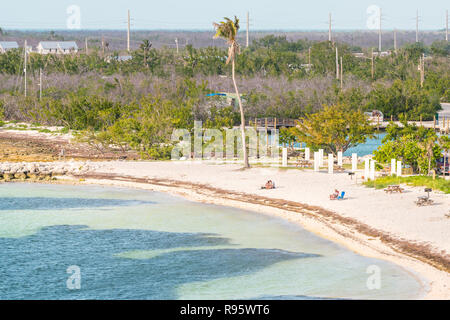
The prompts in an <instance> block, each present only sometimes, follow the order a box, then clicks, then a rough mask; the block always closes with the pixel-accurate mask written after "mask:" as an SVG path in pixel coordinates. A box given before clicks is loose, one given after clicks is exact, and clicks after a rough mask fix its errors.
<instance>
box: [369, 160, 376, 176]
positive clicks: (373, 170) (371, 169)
mask: <svg viewBox="0 0 450 320" xmlns="http://www.w3.org/2000/svg"><path fill="white" fill-rule="evenodd" d="M375 162H376V161H375V160H370V180H372V181H373V180H375Z"/></svg>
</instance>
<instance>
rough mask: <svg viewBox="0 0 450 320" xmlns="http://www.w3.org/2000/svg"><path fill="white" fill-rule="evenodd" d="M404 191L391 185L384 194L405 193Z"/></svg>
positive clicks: (397, 186)
mask: <svg viewBox="0 0 450 320" xmlns="http://www.w3.org/2000/svg"><path fill="white" fill-rule="evenodd" d="M403 191H404V189H402V188H400V186H399V185H390V186H388V187H387V188H386V189H384V192H386V193H394V192H398V193H403Z"/></svg>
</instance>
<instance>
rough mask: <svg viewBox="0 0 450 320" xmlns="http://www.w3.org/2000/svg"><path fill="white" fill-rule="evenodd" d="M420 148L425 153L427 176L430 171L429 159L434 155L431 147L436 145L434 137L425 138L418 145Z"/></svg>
mask: <svg viewBox="0 0 450 320" xmlns="http://www.w3.org/2000/svg"><path fill="white" fill-rule="evenodd" d="M419 145H420V147H421V148H422V149H423V150H424V151H425V154H426V156H427V160H428V174H429V173H430V171H431V159H432V158H433V155H434V150H433V147H434V146H435V145H436V136H430V137H427V138H425V139H424V140H423V141H422V142H420V143H419Z"/></svg>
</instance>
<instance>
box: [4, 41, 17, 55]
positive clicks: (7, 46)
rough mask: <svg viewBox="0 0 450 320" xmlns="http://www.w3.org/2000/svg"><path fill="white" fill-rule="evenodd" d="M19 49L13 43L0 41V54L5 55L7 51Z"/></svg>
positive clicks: (15, 43)
mask: <svg viewBox="0 0 450 320" xmlns="http://www.w3.org/2000/svg"><path fill="white" fill-rule="evenodd" d="M12 49H19V45H18V44H17V42H15V41H0V53H5V52H6V51H8V50H12Z"/></svg>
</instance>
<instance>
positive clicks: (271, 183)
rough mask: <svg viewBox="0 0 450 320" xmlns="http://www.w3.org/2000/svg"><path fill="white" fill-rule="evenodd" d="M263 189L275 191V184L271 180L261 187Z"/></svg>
mask: <svg viewBox="0 0 450 320" xmlns="http://www.w3.org/2000/svg"><path fill="white" fill-rule="evenodd" d="M261 189H266V190H271V189H275V183H273V182H272V180H269V181H267V182H266V184H265V185H264V186H262V187H261Z"/></svg>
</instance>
